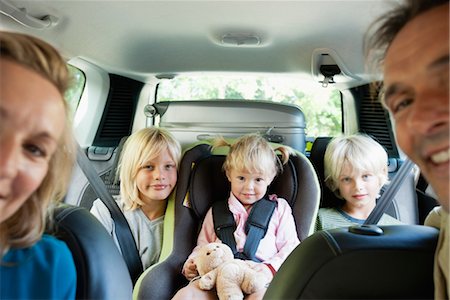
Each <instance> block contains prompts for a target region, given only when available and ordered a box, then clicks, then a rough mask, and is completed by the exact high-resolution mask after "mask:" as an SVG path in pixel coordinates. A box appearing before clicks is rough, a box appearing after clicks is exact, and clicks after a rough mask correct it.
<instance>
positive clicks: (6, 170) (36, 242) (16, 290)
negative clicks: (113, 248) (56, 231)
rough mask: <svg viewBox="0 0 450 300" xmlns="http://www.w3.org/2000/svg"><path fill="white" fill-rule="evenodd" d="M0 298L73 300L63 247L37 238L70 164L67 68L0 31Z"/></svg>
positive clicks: (39, 46) (43, 48) (24, 39)
mask: <svg viewBox="0 0 450 300" xmlns="http://www.w3.org/2000/svg"><path fill="white" fill-rule="evenodd" d="M0 49H1V50H0V52H1V56H0V74H1V76H0V299H75V293H76V286H77V282H76V281H77V275H76V268H75V263H74V260H73V257H72V253H71V252H70V250H69V248H68V247H67V245H66V244H65V243H64V242H62V241H60V240H57V239H56V238H55V237H53V236H51V235H48V234H44V231H45V229H46V225H50V223H51V220H52V215H53V213H52V211H53V207H54V206H55V205H56V203H58V202H59V201H60V200H61V199H62V198H63V197H64V195H65V193H66V190H67V187H68V185H69V180H70V176H71V170H72V165H73V163H74V158H75V156H74V154H75V144H74V139H73V136H72V129H71V124H70V117H69V116H70V110H69V107H68V104H67V102H66V101H65V99H64V94H65V92H66V89H67V88H68V86H69V84H70V74H69V71H68V69H67V64H66V62H65V60H64V59H63V58H62V57H61V55H60V54H59V53H58V52H57V50H56V49H55V48H53V47H52V46H51V45H49V44H47V43H46V42H44V41H42V40H39V39H37V38H34V37H31V36H27V35H24V34H19V33H12V32H0Z"/></svg>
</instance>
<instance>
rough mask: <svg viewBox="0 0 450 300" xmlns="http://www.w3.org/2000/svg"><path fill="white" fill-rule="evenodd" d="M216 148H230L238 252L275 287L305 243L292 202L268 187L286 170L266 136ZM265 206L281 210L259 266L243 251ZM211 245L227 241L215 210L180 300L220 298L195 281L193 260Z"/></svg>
mask: <svg viewBox="0 0 450 300" xmlns="http://www.w3.org/2000/svg"><path fill="white" fill-rule="evenodd" d="M214 146H215V147H220V146H229V147H230V151H229V153H228V155H227V157H226V159H225V163H224V165H223V168H224V171H225V173H226V176H227V178H228V180H229V182H230V183H231V192H230V196H229V198H228V200H227V203H228V205H227V206H228V209H229V210H230V211H231V213H232V215H233V217H234V220H235V223H236V230H235V231H234V234H233V235H234V239H235V244H236V250H237V251H238V252H239V253H240V255H238V257H240V258H243V259H246V261H247V262H248V264H249V265H250V266H251V267H252V268H253V269H255V270H257V271H258V272H262V273H263V274H264V275H265V276H266V278H267V283H269V282H270V280H271V279H272V277H273V275H274V274H275V272H276V271H277V270H278V269H279V267H280V266H281V264H282V263H283V261H284V260H285V259H286V257H287V256H288V255H289V254H290V253H291V251H292V250H293V249H294V248H295V247H296V246H297V245H298V244H299V239H298V237H297V230H296V227H295V223H294V217H293V215H292V210H291V207H290V206H289V204H288V202H287V201H286V200H285V199H282V198H278V197H277V196H276V195H267V188H268V186H269V185H270V184H271V182H272V181H273V179H274V178H275V176H276V175H277V173H278V172H279V171H281V170H282V163H281V162H280V160H279V158H278V157H277V155H276V154H275V151H274V150H273V149H272V147H271V146H270V144H269V143H268V142H267V141H266V140H265V139H264V138H263V137H261V136H260V135H256V134H250V135H246V136H243V137H241V138H240V139H238V140H237V141H236V142H235V143H234V144H233V145H229V144H228V143H227V142H226V141H225V140H224V139H219V140H218V141H216V143H215V145H214ZM275 150H278V151H280V152H281V155H282V162H283V164H284V163H286V162H287V160H288V158H289V149H288V148H287V147H283V146H280V147H278V148H277V149H275ZM222 201H225V199H223V200H222ZM259 201H271V202H276V205H275V208H274V211H273V213H272V216H271V217H270V221H269V224H268V229H267V232H266V234H265V235H264V237H263V238H262V239H261V240H260V242H259V245H258V247H257V249H256V253H255V254H254V257H253V259H254V260H255V261H252V260H249V258H244V257H245V255H244V254H242V252H244V251H243V250H244V245H245V243H246V240H247V234H246V232H245V227H246V221H247V219H248V217H249V214H250V212H251V210H252V208H254V205H255V203H258V202H259ZM211 242H222V241H221V240H220V239H219V237H218V236H217V235H216V233H215V229H214V221H213V210H212V209H211V208H210V209H209V210H208V212H207V213H206V216H205V220H204V222H203V225H202V229H201V231H200V233H199V236H198V240H197V247H196V248H194V250H193V252H192V254H191V255H190V256H189V257H188V259H187V261H186V263H185V264H184V266H183V271H182V273H183V274H184V276H185V277H186V278H187V279H188V280H191V283H189V285H188V286H186V287H184V288H183V289H181V290H180V291H178V293H177V294H176V295H175V298H174V299H217V296H216V293H215V291H203V290H200V288H199V287H198V281H196V280H195V279H194V278H196V277H197V276H198V272H197V268H196V266H195V263H194V261H193V259H194V257H195V256H196V254H197V250H198V248H199V246H201V245H204V244H207V243H211ZM193 279H194V280H193ZM264 292H265V290H263V291H260V292H258V293H254V294H251V295H249V296H248V297H247V299H262V297H263V295H264Z"/></svg>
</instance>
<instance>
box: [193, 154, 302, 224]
mask: <svg viewBox="0 0 450 300" xmlns="http://www.w3.org/2000/svg"><path fill="white" fill-rule="evenodd" d="M292 159H293V158H290V159H289V161H288V163H287V164H286V165H284V168H283V172H282V173H281V174H279V175H278V176H277V177H275V179H274V181H273V182H272V184H271V185H270V186H269V188H268V193H269V194H276V195H277V196H278V197H281V198H284V199H286V200H287V201H288V202H289V204H290V205H291V206H293V205H294V203H295V201H296V194H297V188H298V187H297V176H298V174H297V171H296V170H295V167H294V164H293V162H292ZM224 161H225V156H224V155H213V156H209V157H206V158H204V159H202V160H201V161H199V162H197V164H196V166H195V167H194V168H193V170H192V179H191V184H190V200H191V205H192V208H193V210H194V212H195V214H196V215H197V216H198V217H199V218H203V217H204V216H205V215H206V212H207V211H208V209H209V207H210V206H211V205H212V203H213V202H215V201H223V200H225V199H227V198H228V197H229V195H230V189H231V187H230V183H229V181H228V179H227V177H226V175H225V172H224V171H223V169H222V165H223V163H224Z"/></svg>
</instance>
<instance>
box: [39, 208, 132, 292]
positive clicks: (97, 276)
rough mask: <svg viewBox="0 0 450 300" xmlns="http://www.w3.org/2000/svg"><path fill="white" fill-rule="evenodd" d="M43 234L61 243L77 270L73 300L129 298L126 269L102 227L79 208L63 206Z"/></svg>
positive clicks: (130, 289) (128, 279) (129, 283)
mask: <svg viewBox="0 0 450 300" xmlns="http://www.w3.org/2000/svg"><path fill="white" fill-rule="evenodd" d="M47 233H49V234H51V235H53V236H55V237H57V238H58V239H60V240H63V241H64V242H65V243H66V244H67V246H68V247H69V249H70V251H71V252H72V256H73V258H74V261H75V266H76V269H77V291H76V298H77V299H131V297H132V288H133V285H132V283H131V279H130V275H129V273H128V269H127V266H126V264H125V262H124V260H123V258H122V255H121V254H120V252H119V250H118V249H117V247H116V245H115V244H114V242H113V240H112V238H111V236H110V235H109V234H108V232H107V231H106V230H105V229H104V227H103V225H102V224H101V223H100V222H99V221H98V220H97V219H96V218H95V217H94V216H93V215H91V214H90V213H89V211H88V210H86V209H85V208H82V207H77V206H71V205H67V204H63V205H61V206H60V207H58V208H57V209H56V210H55V214H54V224H53V225H52V226H51V227H49V228H48V229H47Z"/></svg>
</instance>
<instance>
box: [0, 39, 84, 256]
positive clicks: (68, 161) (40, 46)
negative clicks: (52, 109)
mask: <svg viewBox="0 0 450 300" xmlns="http://www.w3.org/2000/svg"><path fill="white" fill-rule="evenodd" d="M0 52H1V59H7V60H9V61H12V62H14V63H17V64H20V65H22V66H24V67H26V68H29V69H31V70H33V71H35V72H36V73H38V74H40V75H41V76H43V77H44V78H46V79H47V80H48V81H50V82H51V83H52V84H53V85H54V86H55V87H56V88H57V89H58V91H59V92H60V93H61V100H62V101H63V103H64V108H65V112H66V113H65V114H66V123H65V128H64V131H63V133H62V136H61V138H60V140H59V144H58V146H57V148H56V151H55V153H54V154H53V155H52V157H51V158H50V161H49V166H48V171H47V174H46V176H45V177H44V179H43V180H42V183H41V184H40V186H39V188H38V189H37V190H36V191H35V192H34V193H33V194H32V195H31V196H30V198H28V199H27V200H26V201H25V202H24V204H23V205H22V206H21V207H20V208H19V209H18V210H17V212H15V213H14V214H13V215H12V216H10V217H9V218H8V219H6V220H5V221H4V222H2V223H1V224H0V257H3V255H4V254H5V253H6V252H7V251H8V250H9V249H10V248H26V247H29V246H31V245H33V244H34V243H36V242H37V241H38V240H39V239H40V238H41V237H42V234H43V233H44V229H45V226H46V221H47V217H49V216H51V213H52V208H53V206H54V205H55V204H56V203H57V202H59V201H61V200H62V198H63V197H64V195H65V194H66V191H67V188H68V185H69V181H70V177H71V173H72V167H73V164H74V160H75V141H74V138H73V133H72V126H71V121H70V118H69V107H68V105H67V102H66V101H65V100H64V93H65V91H66V89H67V88H68V87H69V85H70V80H71V78H70V74H69V72H68V69H67V65H66V62H65V61H64V59H63V58H62V57H61V55H60V54H59V53H58V51H57V50H56V49H55V48H53V46H51V45H49V44H47V43H46V42H44V41H42V40H39V39H37V38H34V37H32V36H28V35H25V34H19V33H12V32H0ZM3 76H7V74H3ZM24 84H26V82H24Z"/></svg>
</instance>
